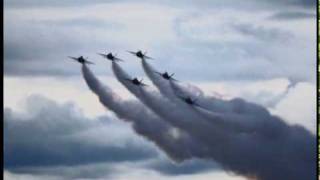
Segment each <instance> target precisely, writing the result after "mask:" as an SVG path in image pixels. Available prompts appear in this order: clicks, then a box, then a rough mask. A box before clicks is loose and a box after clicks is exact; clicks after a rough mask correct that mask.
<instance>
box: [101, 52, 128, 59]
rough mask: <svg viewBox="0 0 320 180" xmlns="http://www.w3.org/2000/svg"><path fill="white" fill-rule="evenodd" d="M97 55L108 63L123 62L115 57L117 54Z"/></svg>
mask: <svg viewBox="0 0 320 180" xmlns="http://www.w3.org/2000/svg"><path fill="white" fill-rule="evenodd" d="M98 54H99V55H101V56H102V57H104V58H106V59H108V60H110V61H123V60H122V59H120V58H117V57H116V56H117V54H115V55H113V54H112V53H108V54H103V53H98Z"/></svg>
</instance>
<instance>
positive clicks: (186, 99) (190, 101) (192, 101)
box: [179, 96, 201, 107]
mask: <svg viewBox="0 0 320 180" xmlns="http://www.w3.org/2000/svg"><path fill="white" fill-rule="evenodd" d="M179 98H180V99H182V100H183V101H184V102H185V103H187V104H189V105H192V106H199V107H201V106H200V105H199V104H198V103H197V99H192V98H191V97H190V96H188V97H182V96H179Z"/></svg>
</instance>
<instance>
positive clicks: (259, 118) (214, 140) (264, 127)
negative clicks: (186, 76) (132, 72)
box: [83, 60, 316, 180]
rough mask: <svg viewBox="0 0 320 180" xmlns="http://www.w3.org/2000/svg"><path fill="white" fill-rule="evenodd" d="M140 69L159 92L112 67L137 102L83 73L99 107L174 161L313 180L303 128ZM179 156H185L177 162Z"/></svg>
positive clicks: (312, 153) (264, 177)
mask: <svg viewBox="0 0 320 180" xmlns="http://www.w3.org/2000/svg"><path fill="white" fill-rule="evenodd" d="M142 66H143V69H144V71H145V72H146V74H147V76H148V77H149V78H150V79H151V81H152V82H153V84H154V85H155V86H156V87H157V88H158V90H159V91H151V90H150V89H149V88H148V87H143V86H137V85H135V84H133V83H131V82H130V81H128V80H126V79H130V78H131V77H130V76H129V75H128V74H127V73H126V72H125V71H124V70H123V69H122V68H121V67H120V66H119V65H118V64H117V63H115V62H113V63H112V69H113V72H114V74H115V76H116V78H117V79H118V80H119V81H120V83H122V84H123V85H124V86H125V87H126V88H127V89H128V90H129V91H130V92H131V93H132V94H134V95H135V96H136V97H137V98H138V100H139V101H140V102H141V103H142V104H141V103H139V101H137V102H136V101H134V102H130V103H129V102H127V101H123V100H121V99H120V98H119V97H117V96H116V95H115V94H114V93H113V92H112V91H111V90H110V89H109V88H102V86H101V84H100V82H99V81H98V80H97V79H96V78H95V77H94V76H93V75H92V73H91V72H90V71H89V69H88V68H87V67H86V66H85V65H84V66H83V74H84V78H85V79H86V82H87V84H88V85H89V87H90V89H91V90H92V91H93V92H94V93H96V94H97V95H98V97H99V99H100V101H101V103H102V104H104V105H105V106H106V107H108V108H109V109H110V110H112V111H114V112H115V113H116V114H117V115H118V116H119V117H121V118H124V119H127V120H128V121H131V122H132V123H133V124H134V127H135V129H139V131H138V130H136V131H137V133H139V134H140V135H142V136H145V137H146V138H148V139H150V140H152V141H153V142H154V143H155V144H157V145H158V146H159V147H160V148H161V149H163V150H164V151H165V152H167V154H168V155H169V156H170V157H171V158H173V159H174V160H176V161H179V160H185V159H188V158H201V159H207V160H213V161H216V162H217V163H219V164H220V165H221V166H222V167H223V168H224V169H225V170H226V171H229V172H232V173H235V174H239V175H242V176H245V177H248V178H256V179H259V180H274V179H275V180H278V179H279V180H280V179H291V180H295V179H297V180H298V179H299V180H300V179H315V178H316V137H315V136H314V135H313V134H311V133H310V132H309V131H307V130H306V129H305V128H303V127H302V126H299V125H288V124H286V123H285V122H284V121H283V120H282V119H280V118H278V117H276V116H273V115H271V114H270V113H269V112H268V110H267V109H266V108H264V107H262V106H260V105H257V104H254V103H248V102H246V101H245V100H243V99H240V98H235V99H232V100H229V101H225V100H221V99H218V98H214V97H207V96H205V95H204V93H202V91H201V90H200V89H198V88H196V87H195V86H192V85H188V86H186V85H184V84H182V83H178V82H173V81H168V80H165V79H162V77H161V76H159V75H158V74H156V73H154V72H155V70H154V68H152V67H151V66H150V65H149V64H148V63H147V62H146V61H144V60H142ZM180 96H182V97H185V96H190V97H192V98H196V99H197V103H198V104H199V105H200V106H201V107H195V106H193V105H189V104H187V103H185V102H183V101H182V99H181V97H180ZM137 126H138V127H139V128H137ZM169 129H177V130H178V132H179V133H178V136H175V138H176V137H179V138H177V139H175V138H173V136H169V137H168V136H166V135H164V132H168V131H170V130H169ZM181 145H183V147H181ZM186 149H187V150H186ZM181 152H182V154H187V155H185V156H183V157H179V158H177V157H176V156H178V155H180V153H181Z"/></svg>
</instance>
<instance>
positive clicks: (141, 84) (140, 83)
mask: <svg viewBox="0 0 320 180" xmlns="http://www.w3.org/2000/svg"><path fill="white" fill-rule="evenodd" d="M126 80H127V81H130V82H131V83H132V84H134V85H137V86H147V85H146V84H144V83H142V79H141V80H140V81H139V80H138V78H133V79H126Z"/></svg>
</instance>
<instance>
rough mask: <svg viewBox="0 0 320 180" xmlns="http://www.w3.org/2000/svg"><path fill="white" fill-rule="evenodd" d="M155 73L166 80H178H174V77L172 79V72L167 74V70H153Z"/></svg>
mask: <svg viewBox="0 0 320 180" xmlns="http://www.w3.org/2000/svg"><path fill="white" fill-rule="evenodd" d="M155 73H157V74H159V75H160V76H161V77H163V78H164V79H166V80H170V79H172V80H174V81H178V80H176V79H174V78H173V77H172V76H173V75H174V73H172V74H171V75H169V73H168V72H164V73H160V72H156V71H155Z"/></svg>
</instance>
